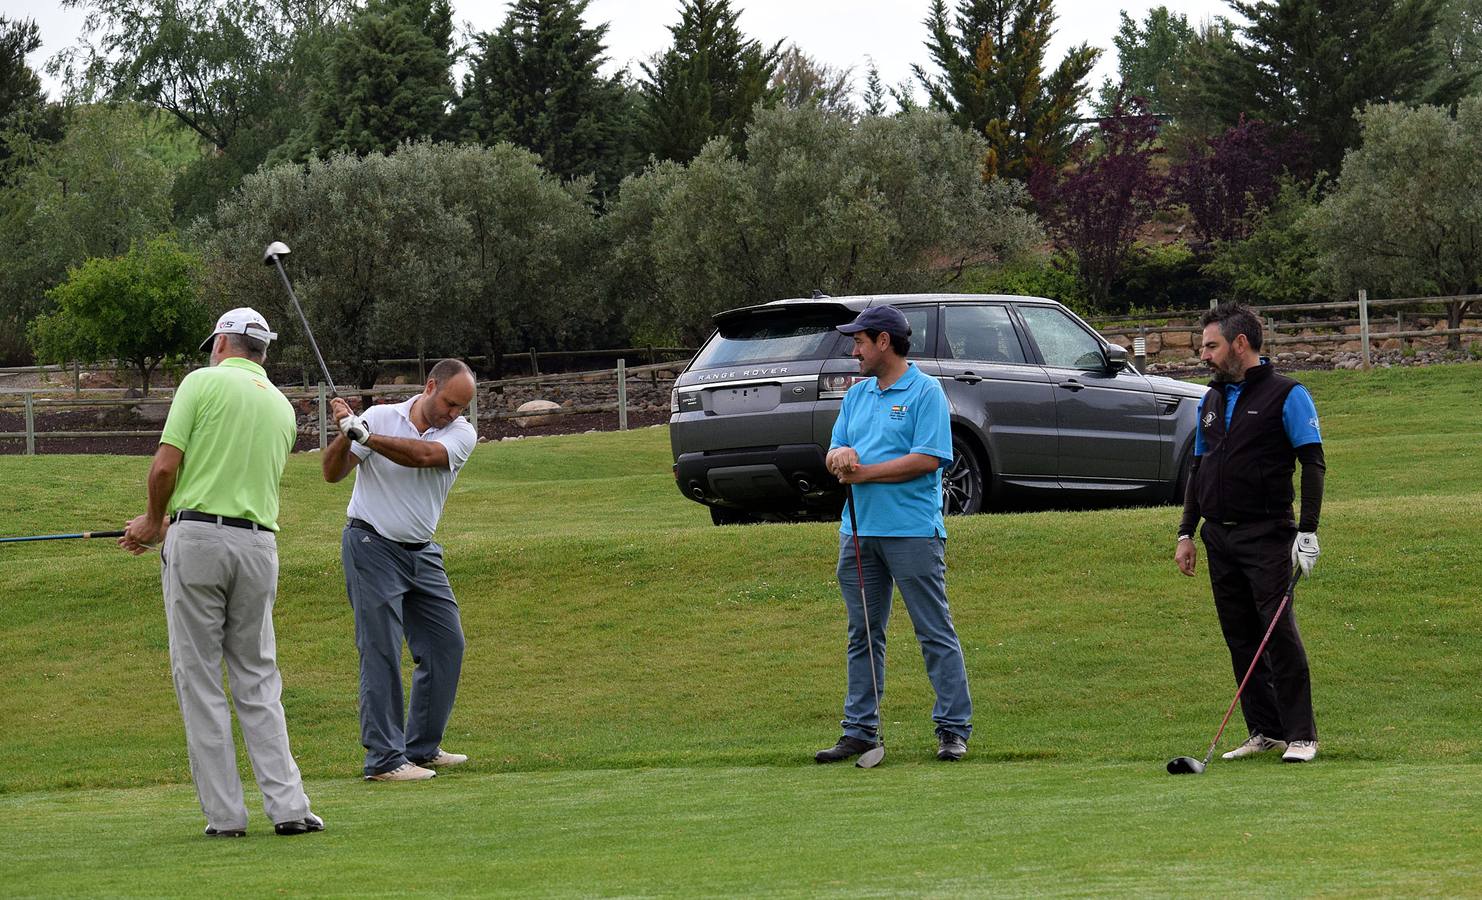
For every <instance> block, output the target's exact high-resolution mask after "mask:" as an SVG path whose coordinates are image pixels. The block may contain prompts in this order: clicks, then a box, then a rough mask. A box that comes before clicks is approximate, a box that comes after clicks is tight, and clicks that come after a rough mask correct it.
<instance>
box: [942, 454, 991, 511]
mask: <svg viewBox="0 0 1482 900" xmlns="http://www.w3.org/2000/svg"><path fill="white" fill-rule="evenodd" d="M983 481H984V478H983V466H982V464H981V463H980V462H979V461H978V454H977V453H976V452H975V451H974V450H973V448H972V446H971V445H970V444H969V443H968V442H967V440H966V439H964V438H963V437H962V436H961V435H958V434H953V435H952V465H950V466H948V467H947V471H945V472H943V473H942V512H943V513H944V514H946V515H949V516H970V515H973V514H974V513H977V512H981V511H982V509H983Z"/></svg>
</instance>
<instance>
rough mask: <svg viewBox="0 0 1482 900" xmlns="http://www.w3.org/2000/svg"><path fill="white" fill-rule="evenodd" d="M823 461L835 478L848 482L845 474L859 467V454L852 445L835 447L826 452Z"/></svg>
mask: <svg viewBox="0 0 1482 900" xmlns="http://www.w3.org/2000/svg"><path fill="white" fill-rule="evenodd" d="M823 463H824V465H826V466H828V470H829V472H830V473H831V474H832V475H833V476H834V477H835V478H837V479H839V480H840V481H842V482H844V483H845V484H848V483H849V481H848V479H847V477H846V476H847V475H849V474H850V473H852V472H854V471H855V470H856V469H858V468H859V454H858V453H855V452H854V448H853V447H835V448H834V449H832V450H830V451H829V452H828V456H827V457H825V458H824V461H823Z"/></svg>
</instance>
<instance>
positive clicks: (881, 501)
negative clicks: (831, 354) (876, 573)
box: [829, 363, 952, 538]
mask: <svg viewBox="0 0 1482 900" xmlns="http://www.w3.org/2000/svg"><path fill="white" fill-rule="evenodd" d="M837 447H852V448H854V452H855V453H857V454H859V461H860V462H861V463H863V464H865V465H873V464H874V463H879V462H886V461H888V460H892V459H898V458H899V457H902V456H905V455H906V454H907V453H923V454H925V455H927V456H935V457H936V458H937V459H939V460H941V463H940V465H938V466H937V468H936V469H934V470H933V471H931V472H929V473H927V474H925V475H922V476H920V477H919V478H913V479H911V480H910V481H902V482H900V483H898V484H880V483H869V484H856V485H854V505H855V515H856V517H857V518H858V519H859V534H860V536H861V537H943V538H945V537H946V536H947V526H946V525H945V524H944V523H943V522H942V467H943V466H946V465H949V464H951V462H952V422H951V418H950V416H949V415H948V409H947V395H946V394H945V393H943V392H942V386H941V385H940V384H938V383H937V380H936V379H935V378H932V377H931V376H930V375H925V374H922V372H921V370H920V369H918V368H916V364H915V363H907V364H906V372H905V374H904V375H902V376H901V377H900V378H899V379H898V380H897V381H896V383H895V384H892V385H891V386H890V387H889V388H887V389H886V390H883V391H882V390H880V383H879V380H878V379H875V378H866V379H865V380H864V381H861V382H859V383H858V384H856V385H854V387H851V388H850V389H849V392H848V393H847V394H845V395H844V403H843V405H842V406H841V407H840V408H839V418H838V419H837V420H835V421H834V433H833V437H832V438H831V439H830V441H829V449H830V450H833V449H835V448H837ZM839 530H840V531H841V532H843V533H844V534H850V533H851V532H850V530H849V510H848V509H847V508H846V509H845V510H844V513H843V516H842V517H841V522H840V525H839Z"/></svg>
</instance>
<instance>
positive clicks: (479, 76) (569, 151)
mask: <svg viewBox="0 0 1482 900" xmlns="http://www.w3.org/2000/svg"><path fill="white" fill-rule="evenodd" d="M589 2H590V0H515V2H514V3H513V4H512V5H511V6H510V9H509V14H508V15H507V16H506V17H505V19H504V23H503V24H502V25H500V27H499V30H498V31H494V32H488V33H485V34H482V35H479V37H478V50H477V51H475V52H476V55H475V56H474V58H473V61H472V66H471V71H470V72H469V74H468V75H467V76H465V78H464V81H463V99H462V101H461V103H460V115H461V119H462V123H461V124H462V129H461V131H462V134H461V137H463V138H465V139H471V140H477V141H479V142H482V143H485V144H492V143H496V142H498V141H509V142H510V143H512V144H516V145H518V146H520V147H524V148H525V149H527V150H530V151H532V152H534V153H536V154H538V155H539V156H540V160H541V164H542V165H543V166H544V167H545V169H546V170H547V171H549V172H551V173H553V174H555V175H558V176H560V177H561V178H563V179H570V178H574V177H577V176H581V175H594V176H596V179H597V186H598V189H599V190H601V191H603V192H607V193H610V192H611V191H613V190H616V188H617V185H618V182H620V181H621V180H622V179H623V176H625V175H627V174H629V173H630V172H631V171H633V170H634V169H635V168H636V167H637V156H636V153H635V152H634V151H633V136H632V125H633V120H632V115H631V114H630V107H631V102H630V98H629V93H630V91H629V88H628V87H627V85H626V84H625V83H624V82H623V80H622V77H621V76H618V77H614V78H603V77H602V76H601V75H599V74H598V71H597V70H598V68H600V67H601V65H602V64H603V62H605V56H604V54H605V52H606V50H605V48H604V47H603V44H602V42H603V39H604V37H605V36H606V34H607V25H605V24H603V25H599V26H597V27H595V28H588V27H586V26H585V25H584V24H583V22H582V19H583V16H584V15H585V13H586V8H587V4H588V3H589Z"/></svg>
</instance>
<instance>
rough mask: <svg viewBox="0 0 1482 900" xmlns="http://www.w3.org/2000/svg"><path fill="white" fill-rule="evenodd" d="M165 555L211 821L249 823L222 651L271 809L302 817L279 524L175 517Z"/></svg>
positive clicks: (190, 724) (171, 613) (182, 697)
mask: <svg viewBox="0 0 1482 900" xmlns="http://www.w3.org/2000/svg"><path fill="white" fill-rule="evenodd" d="M160 558H161V560H162V566H161V581H162V582H163V585H164V592H165V620H166V622H167V623H168V624H169V629H170V668H171V671H172V673H173V675H174V680H175V696H176V697H177V698H178V699H179V701H180V715H181V716H182V717H183V718H184V720H185V743H186V747H187V748H188V750H189V752H190V774H191V778H192V779H193V780H194V781H195V785H196V796H197V797H199V798H200V801H201V811H202V812H203V813H205V814H206V824H207V825H209V826H211V827H213V828H216V829H218V830H225V829H239V828H246V827H247V806H246V803H245V801H244V799H243V796H242V779H241V776H240V775H239V774H238V773H237V750H236V746H235V744H234V743H233V741H232V716H231V707H230V706H229V705H228V703H227V698H226V694H225V692H224V691H223V690H222V687H221V663H222V660H223V659H225V661H226V672H227V677H228V680H229V682H230V684H231V696H232V701H233V702H234V703H235V704H236V707H237V721H238V722H239V723H240V724H241V726H242V740H243V742H244V743H246V745H247V756H248V758H249V759H251V761H252V773H253V775H254V777H256V779H257V786H258V789H259V790H261V791H262V801H263V810H264V812H266V813H267V816H268V818H269V819H271V820H272V821H273V822H274V823H278V822H288V821H292V820H295V819H302V818H304V817H305V816H307V815H308V814H309V798H308V796H307V795H305V794H304V787H303V779H302V778H301V776H300V775H299V771H298V764H297V763H295V762H294V761H293V753H292V751H290V750H289V747H288V726H287V723H286V722H285V721H284V718H283V703H282V694H283V679H282V676H280V675H279V674H278V661H277V656H276V654H277V641H276V639H275V638H274V636H273V600H274V598H275V597H276V596H277V593H278V543H277V538H276V537H275V536H274V534H273V533H272V532H271V531H249V530H247V529H243V528H231V527H228V526H225V525H218V524H215V523H211V522H176V523H175V524H174V525H171V526H170V529H169V531H168V532H167V533H166V535H165V545H164V548H163V550H162V551H161V553H160Z"/></svg>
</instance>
